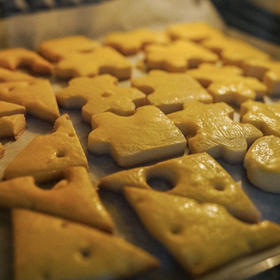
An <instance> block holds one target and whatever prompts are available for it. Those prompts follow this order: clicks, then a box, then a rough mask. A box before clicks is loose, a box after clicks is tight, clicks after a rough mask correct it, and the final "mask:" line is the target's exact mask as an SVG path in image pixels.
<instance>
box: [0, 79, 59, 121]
mask: <svg viewBox="0 0 280 280" xmlns="http://www.w3.org/2000/svg"><path fill="white" fill-rule="evenodd" d="M0 100H3V101H7V102H12V103H16V104H19V105H22V106H24V107H25V108H26V111H27V112H28V113H29V114H31V115H33V116H35V117H39V118H40V119H43V120H46V121H51V122H53V121H55V120H56V119H57V117H58V116H59V111H58V106H57V102H56V99H55V94H54V92H53V89H52V87H51V84H50V82H49V81H47V80H39V79H36V80H34V81H32V82H7V83H0Z"/></svg>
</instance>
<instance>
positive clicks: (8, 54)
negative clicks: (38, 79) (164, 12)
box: [0, 48, 53, 75]
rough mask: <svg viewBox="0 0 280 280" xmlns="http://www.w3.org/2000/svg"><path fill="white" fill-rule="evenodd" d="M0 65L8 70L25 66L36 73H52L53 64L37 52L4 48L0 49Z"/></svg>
mask: <svg viewBox="0 0 280 280" xmlns="http://www.w3.org/2000/svg"><path fill="white" fill-rule="evenodd" d="M0 66H2V67H5V68H8V69H10V70H16V69H18V68H19V67H27V68H28V69H30V70H31V71H32V72H34V73H37V74H43V75H45V74H46V75H49V74H51V73H52V69H53V66H52V64H51V63H49V62H48V61H47V60H45V59H44V58H43V57H41V56H40V55H38V54H37V53H35V52H33V51H30V50H27V49H22V48H15V49H5V50H1V51H0Z"/></svg>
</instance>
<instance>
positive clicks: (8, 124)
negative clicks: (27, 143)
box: [0, 114, 26, 139]
mask: <svg viewBox="0 0 280 280" xmlns="http://www.w3.org/2000/svg"><path fill="white" fill-rule="evenodd" d="M25 125H26V123H25V117H24V115H23V114H15V115H10V116H4V117H0V138H6V137H13V138H14V139H17V138H18V137H19V136H20V135H21V134H22V133H23V132H24V130H25Z"/></svg>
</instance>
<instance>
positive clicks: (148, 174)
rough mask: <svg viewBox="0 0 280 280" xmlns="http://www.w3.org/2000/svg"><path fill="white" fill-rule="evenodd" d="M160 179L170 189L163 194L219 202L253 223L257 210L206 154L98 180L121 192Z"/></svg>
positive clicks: (177, 159)
mask: <svg viewBox="0 0 280 280" xmlns="http://www.w3.org/2000/svg"><path fill="white" fill-rule="evenodd" d="M153 178H154V179H156V178H160V179H164V181H166V182H169V184H170V185H171V186H172V188H171V189H170V190H168V191H166V193H168V194H174V195H179V196H184V197H188V198H192V199H195V200H197V201H199V202H213V203H217V204H221V205H223V206H224V207H226V208H227V210H228V211H229V212H230V213H231V214H232V215H234V216H236V217H238V218H240V219H242V220H245V221H247V222H257V221H258V220H259V217H260V213H259V212H258V210H257V209H256V207H255V206H254V205H253V203H252V202H251V201H250V199H249V198H248V196H247V195H246V194H245V193H244V192H243V191H242V188H241V187H240V185H239V184H238V183H236V182H235V181H234V180H233V178H232V177H231V176H230V175H229V174H228V173H227V172H226V170H225V169H224V168H223V167H222V166H221V165H219V163H218V162H217V161H215V160H214V159H213V158H212V157H211V156H210V155H208V154H207V153H198V154H193V155H185V156H183V157H179V158H176V159H170V160H167V161H163V162H160V163H157V164H154V165H151V166H146V167H139V168H134V169H130V170H124V171H120V172H116V173H113V174H111V175H108V176H106V177H103V178H102V179H101V180H100V183H99V185H98V186H99V187H100V188H104V189H110V190H114V191H121V190H122V189H123V188H124V187H126V186H131V187H138V188H144V189H151V186H150V185H149V182H150V181H151V179H153Z"/></svg>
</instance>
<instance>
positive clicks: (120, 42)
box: [104, 29, 169, 55]
mask: <svg viewBox="0 0 280 280" xmlns="http://www.w3.org/2000/svg"><path fill="white" fill-rule="evenodd" d="M168 42H169V39H168V36H167V35H166V34H165V33H164V32H159V31H153V30H149V29H137V30H133V31H127V32H114V33H111V34H109V35H108V36H106V37H105V39H104V43H105V45H107V46H110V47H112V48H114V49H116V50H118V51H119V52H121V53H122V54H124V55H133V54H136V53H138V52H139V51H141V49H143V48H144V47H145V46H147V45H149V44H153V43H156V44H166V43H168Z"/></svg>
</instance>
